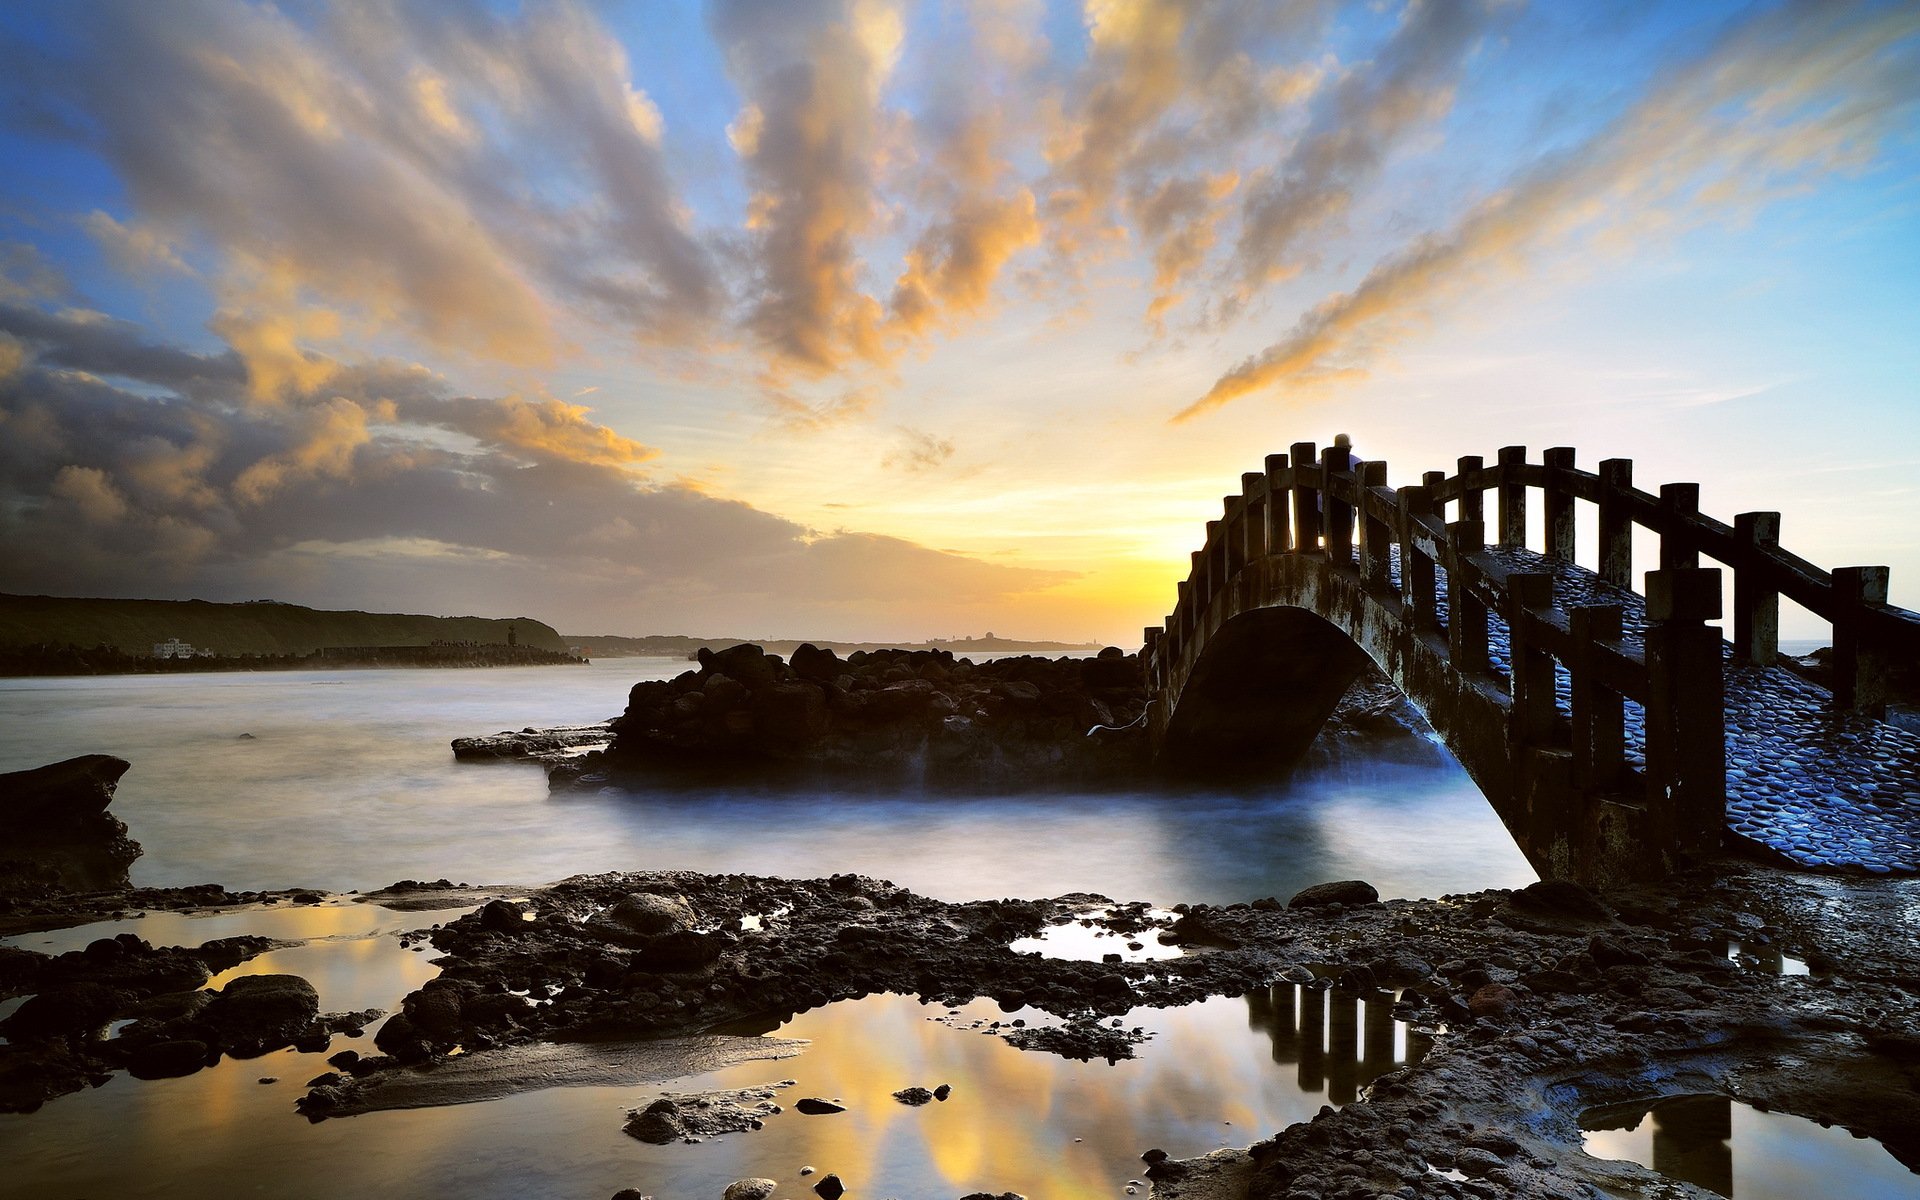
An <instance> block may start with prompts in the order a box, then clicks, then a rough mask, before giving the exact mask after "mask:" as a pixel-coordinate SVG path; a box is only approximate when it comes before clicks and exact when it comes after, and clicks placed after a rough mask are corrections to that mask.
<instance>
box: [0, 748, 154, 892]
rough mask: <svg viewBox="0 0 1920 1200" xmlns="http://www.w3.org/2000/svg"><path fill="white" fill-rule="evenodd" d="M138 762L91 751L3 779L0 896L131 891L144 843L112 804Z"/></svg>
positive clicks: (0, 785)
mask: <svg viewBox="0 0 1920 1200" xmlns="http://www.w3.org/2000/svg"><path fill="white" fill-rule="evenodd" d="M130 765H131V764H129V763H128V762H127V760H126V759H124V758H115V757H113V756H112V755H109V754H83V755H81V756H80V757H78V758H69V759H67V760H65V761H63V762H57V763H52V764H50V765H48V766H44V767H35V768H33V769H32V770H29V771H9V772H6V773H5V774H0V896H6V897H12V898H18V897H31V896H34V895H44V894H47V893H53V892H84V891H98V890H102V889H107V888H124V887H126V886H127V883H128V881H127V868H128V867H130V866H131V865H133V860H134V859H136V858H139V857H140V846H139V844H138V843H136V842H134V841H133V840H132V839H131V838H129V837H128V836H127V827H126V825H125V824H123V823H122V822H121V821H120V819H119V818H117V817H115V816H113V815H111V814H110V813H108V812H107V806H108V805H109V804H111V803H112V802H113V793H114V789H115V788H116V787H118V786H119V783H120V777H121V776H122V775H125V774H126V773H127V769H128V767H129V766H130Z"/></svg>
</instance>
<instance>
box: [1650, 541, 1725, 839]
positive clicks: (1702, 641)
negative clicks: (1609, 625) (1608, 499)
mask: <svg viewBox="0 0 1920 1200" xmlns="http://www.w3.org/2000/svg"><path fill="white" fill-rule="evenodd" d="M1719 616H1720V572H1719V570H1718V569H1716V568H1710V567H1694V568H1691V569H1685V568H1683V569H1678V570H1672V571H1649V572H1647V622H1648V624H1647V632H1646V655H1647V704H1646V713H1647V792H1648V796H1647V804H1648V808H1649V810H1650V811H1649V814H1648V815H1649V818H1650V823H1651V826H1652V829H1653V832H1654V838H1655V845H1656V847H1657V848H1658V849H1660V850H1662V851H1664V852H1666V853H1668V854H1675V855H1686V856H1695V857H1697V856H1700V855H1706V854H1711V853H1713V852H1714V851H1716V850H1718V849H1719V846H1720V833H1721V830H1722V829H1723V828H1725V826H1726V821H1727V714H1726V695H1725V690H1726V689H1725V681H1724V679H1723V676H1722V667H1721V658H1720V647H1721V641H1720V630H1719V628H1718V627H1716V626H1712V625H1709V624H1707V622H1708V621H1711V620H1714V619H1716V618H1717V617H1719Z"/></svg>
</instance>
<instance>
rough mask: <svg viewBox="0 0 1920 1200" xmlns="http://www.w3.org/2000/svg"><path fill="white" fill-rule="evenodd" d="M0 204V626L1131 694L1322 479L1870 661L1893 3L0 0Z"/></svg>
mask: <svg viewBox="0 0 1920 1200" xmlns="http://www.w3.org/2000/svg"><path fill="white" fill-rule="evenodd" d="M0 163H3V164H4V170H0V591H12V592H49V593H54V594H70V595H115V596H153V597H163V598H186V597H193V596H198V597H203V598H207V599H222V600H240V599H254V598H262V597H272V598H275V599H281V600H288V601H294V602H298V603H304V604H312V605H317V606H323V607H349V608H367V609H396V610H406V611H425V612H442V613H469V612H471V613H479V614H485V615H511V614H520V613H524V614H528V615H532V616H537V617H540V618H542V619H544V620H546V621H548V622H550V623H552V624H554V625H556V626H558V627H560V628H561V629H563V630H565V631H567V632H570V633H630V634H641V633H668V632H684V633H695V634H703V635H710V636H712V635H722V634H731V635H746V636H754V635H760V636H818V637H840V638H849V637H871V638H893V637H923V636H928V635H933V636H951V635H957V634H965V633H976V634H977V633H980V632H983V631H985V630H988V629H992V630H993V631H995V632H996V633H999V634H1002V635H1003V636H1004V635H1017V636H1026V637H1058V638H1071V639H1074V640H1081V639H1098V640H1104V641H1115V642H1119V643H1121V644H1125V645H1130V646H1131V645H1137V644H1138V643H1139V640H1140V628H1141V626H1143V625H1147V624H1154V623H1157V622H1158V621H1159V620H1160V619H1161V617H1162V616H1163V615H1164V614H1165V613H1166V612H1167V610H1168V608H1169V607H1170V605H1171V603H1172V597H1173V587H1174V582H1175V580H1176V579H1178V578H1183V577H1184V576H1185V574H1186V565H1187V554H1188V551H1190V550H1192V549H1194V548H1196V547H1197V546H1198V545H1199V544H1200V540H1201V537H1202V534H1203V530H1202V525H1203V523H1204V522H1205V521H1206V520H1207V519H1208V518H1210V517H1212V516H1215V515H1217V514H1218V511H1219V502H1220V497H1221V495H1222V494H1223V493H1226V492H1230V491H1234V490H1237V486H1238V479H1239V476H1240V474H1241V472H1243V471H1247V470H1253V469H1256V468H1257V467H1258V466H1259V463H1260V460H1261V457H1262V456H1263V455H1264V454H1266V453H1268V452H1270V451H1276V450H1283V449H1285V447H1286V445H1287V444H1288V443H1290V442H1292V441H1296V440H1306V439H1314V440H1319V441H1322V442H1324V441H1327V440H1329V439H1331V437H1332V435H1333V434H1334V433H1335V432H1339V431H1345V432H1348V433H1351V434H1352V436H1353V438H1354V440H1355V443H1356V445H1357V447H1358V449H1359V450H1360V452H1361V454H1362V456H1363V457H1368V458H1384V459H1386V460H1388V462H1389V463H1390V464H1391V470H1390V481H1391V482H1394V483H1401V482H1406V481H1409V480H1413V479H1415V478H1417V476H1418V474H1419V472H1420V471H1422V470H1426V469H1431V468H1437V467H1443V466H1447V465H1449V464H1451V463H1452V462H1453V460H1454V459H1455V458H1456V457H1457V456H1459V455H1462V454H1485V455H1487V456H1488V457H1489V458H1491V456H1492V455H1493V453H1494V451H1495V450H1496V449H1497V448H1498V447H1500V446H1502V445H1505V444H1509V443H1519V444H1524V445H1527V446H1529V447H1530V448H1532V449H1533V450H1534V452H1535V453H1536V455H1537V453H1538V451H1539V449H1541V448H1543V447H1546V446H1549V445H1559V444H1567V445H1574V446H1577V447H1578V448H1579V450H1580V455H1581V461H1582V463H1583V465H1588V466H1591V465H1592V464H1594V463H1596V462H1598V461H1599V460H1600V459H1602V458H1605V457H1611V456H1625V457H1631V458H1633V459H1635V472H1636V480H1637V482H1639V483H1640V485H1641V486H1643V487H1647V488H1649V489H1650V490H1651V489H1653V488H1655V487H1657V485H1658V484H1660V483H1661V482H1666V481H1673V480H1697V481H1699V483H1700V484H1701V497H1702V507H1703V508H1704V509H1705V510H1706V511H1708V512H1710V513H1713V514H1715V515H1717V516H1720V517H1722V518H1726V519H1730V518H1731V516H1732V514H1733V513H1735V512H1737V511H1742V510H1747V509H1756V508H1759V509H1778V510H1780V511H1782V512H1783V513H1784V520H1783V541H1784V542H1785V543H1786V545H1787V546H1788V547H1789V548H1791V549H1793V550H1795V551H1797V552H1798V553H1800V554H1803V555H1805V556H1807V557H1809V558H1811V559H1813V560H1814V561H1815V562H1818V563H1820V564H1822V565H1825V566H1838V565H1848V564H1858V563H1869V564H1870V563H1886V564H1889V565H1891V566H1892V568H1893V598H1894V600H1895V601H1896V602H1900V603H1904V604H1906V605H1908V606H1910V607H1920V485H1917V484H1916V482H1915V480H1916V478H1917V477H1920V5H1916V4H1913V3H1910V2H1909V3H1862V4H1850V3H1843V2H1839V0H1818V2H1814V3H1805V4H1754V5H1748V4H1732V3H1711V2H1707V0H1688V2H1685V3H1669V4H1661V3H1632V2H1623V3H1610V4H1589V3H1571V2H1561V0H1554V2H1547V0H1535V2H1533V3H1522V2H1520V0H1418V2H1403V0H1364V2H1359V3H1332V2H1318V0H1303V2H1300V3H1288V4H1278V3H1253V2H1250V3H1239V4H1219V3H1215V4H1209V3H1201V2H1198V0H1191V2H1184V3H1182V2H1145V3H1125V2H1123V0H1085V3H1084V4H1083V5H1076V4H1070V3H1042V2H1039V0H991V2H981V3H972V4H963V3H957V2H956V3H948V4H939V3H935V4H894V3H888V2H886V0H850V2H845V3H833V2H825V0H822V2H813V0H721V2H717V3H713V4H709V5H705V6H700V5H695V4H692V3H687V4H669V3H648V2H634V3H571V2H568V3H546V2H540V0H526V2H525V3H477V2H476V3H453V2H447V3H440V2H436V3H405V2H402V0H391V2H386V3H352V4H349V3H339V4H325V5H320V4H303V3H297V2H283V3H280V4H277V5H269V4H257V3H248V2H246V0H164V2H155V0H128V2H125V3H115V2H108V0H60V2H58V3H33V2H18V0H17V2H14V3H9V4H6V5H4V6H0ZM1786 632H1787V634H1788V635H1789V636H1796V635H1797V636H1818V635H1819V634H1820V632H1821V630H1819V629H1818V628H1815V627H1814V626H1812V625H1810V624H1808V623H1806V622H1804V621H1801V620H1798V619H1797V618H1796V617H1795V616H1793V615H1789V617H1788V628H1787V630H1786Z"/></svg>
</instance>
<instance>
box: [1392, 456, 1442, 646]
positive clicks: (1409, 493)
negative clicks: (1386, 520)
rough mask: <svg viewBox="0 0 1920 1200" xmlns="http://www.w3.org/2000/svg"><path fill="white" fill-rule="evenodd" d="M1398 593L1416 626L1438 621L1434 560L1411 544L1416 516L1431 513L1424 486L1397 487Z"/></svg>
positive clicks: (1425, 626) (1429, 627) (1422, 627)
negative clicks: (1398, 503)
mask: <svg viewBox="0 0 1920 1200" xmlns="http://www.w3.org/2000/svg"><path fill="white" fill-rule="evenodd" d="M1398 499H1399V501H1400V529H1399V534H1400V595H1401V596H1402V597H1403V598H1404V602H1405V604H1406V611H1407V614H1408V616H1409V617H1410V618H1411V619H1412V621H1413V624H1414V626H1415V628H1418V629H1432V628H1433V627H1434V626H1436V625H1438V624H1439V614H1438V611H1437V609H1436V606H1435V604H1434V578H1433V560H1432V559H1430V558H1428V557H1427V556H1426V555H1425V554H1424V553H1422V552H1421V551H1420V550H1419V549H1417V548H1416V547H1415V545H1414V537H1413V533H1414V529H1415V527H1416V526H1417V524H1418V522H1417V520H1416V518H1418V517H1422V516H1432V515H1433V495H1432V493H1430V492H1428V491H1427V489H1426V487H1425V486H1424V485H1416V486H1413V487H1403V488H1401V489H1400V492H1399V495H1398Z"/></svg>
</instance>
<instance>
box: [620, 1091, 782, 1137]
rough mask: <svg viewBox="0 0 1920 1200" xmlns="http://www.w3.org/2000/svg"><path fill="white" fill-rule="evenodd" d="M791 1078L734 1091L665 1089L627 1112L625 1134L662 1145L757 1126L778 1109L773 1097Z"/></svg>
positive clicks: (779, 1108)
mask: <svg viewBox="0 0 1920 1200" xmlns="http://www.w3.org/2000/svg"><path fill="white" fill-rule="evenodd" d="M792 1086H793V1080H791V1079H786V1080H782V1081H781V1082H779V1083H767V1084H762V1085H761V1086H759V1087H752V1088H740V1089H738V1090H736V1091H718V1092H669V1093H667V1094H666V1095H664V1096H662V1097H660V1098H659V1099H658V1100H655V1101H654V1102H653V1103H652V1104H649V1105H647V1106H646V1107H645V1108H636V1109H633V1110H631V1111H630V1112H628V1113H627V1127H626V1128H627V1136H629V1137H633V1138H638V1139H639V1140H641V1141H643V1142H651V1143H652V1144H654V1145H656V1146H664V1145H666V1144H668V1143H669V1142H698V1141H703V1140H705V1139H707V1138H710V1137H719V1136H720V1135H722V1134H727V1133H744V1132H746V1131H747V1130H750V1129H759V1128H761V1127H762V1126H764V1125H765V1124H766V1122H767V1120H768V1119H769V1118H771V1117H774V1116H776V1115H778V1114H779V1113H780V1112H781V1111H782V1109H781V1107H780V1104H779V1102H778V1100H777V1099H776V1097H777V1096H778V1095H779V1093H780V1089H781V1088H786V1087H792Z"/></svg>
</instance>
